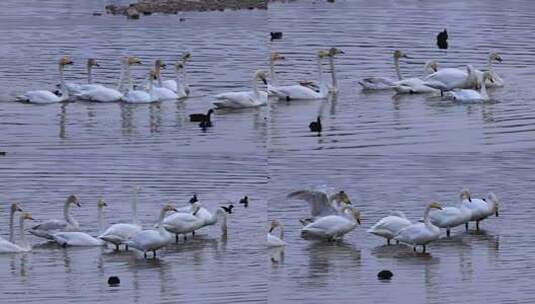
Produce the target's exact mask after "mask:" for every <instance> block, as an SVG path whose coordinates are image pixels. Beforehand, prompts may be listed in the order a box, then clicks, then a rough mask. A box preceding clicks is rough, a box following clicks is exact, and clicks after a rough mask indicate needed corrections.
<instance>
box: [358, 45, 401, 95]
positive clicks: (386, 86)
mask: <svg viewBox="0 0 535 304" xmlns="http://www.w3.org/2000/svg"><path fill="white" fill-rule="evenodd" d="M401 58H410V57H409V56H407V55H406V54H405V53H403V52H402V51H401V50H395V51H394V68H395V70H396V75H397V77H398V79H397V80H402V79H403V77H402V76H401V71H400V69H399V60H400V59H401ZM395 81H396V80H394V79H392V78H389V77H368V78H364V79H362V80H361V81H359V84H360V85H361V86H362V89H364V90H390V89H392V88H393V87H394V82H395Z"/></svg>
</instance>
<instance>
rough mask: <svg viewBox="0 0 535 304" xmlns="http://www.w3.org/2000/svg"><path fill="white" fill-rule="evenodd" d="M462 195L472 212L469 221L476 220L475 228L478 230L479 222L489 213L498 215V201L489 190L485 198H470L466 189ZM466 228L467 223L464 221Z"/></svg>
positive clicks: (489, 214)
mask: <svg viewBox="0 0 535 304" xmlns="http://www.w3.org/2000/svg"><path fill="white" fill-rule="evenodd" d="M462 195H463V196H464V197H465V200H466V201H467V202H465V203H466V206H467V207H468V209H470V211H471V212H472V216H471V217H470V221H471V222H476V230H479V222H481V221H482V220H484V219H486V218H487V217H489V216H491V215H493V214H494V215H496V216H498V215H499V212H498V208H499V205H500V201H499V200H498V198H497V197H496V195H495V194H494V193H492V192H490V193H489V194H488V195H487V198H486V199H485V198H472V197H471V196H470V192H469V191H468V190H463V192H462ZM466 229H468V223H466Z"/></svg>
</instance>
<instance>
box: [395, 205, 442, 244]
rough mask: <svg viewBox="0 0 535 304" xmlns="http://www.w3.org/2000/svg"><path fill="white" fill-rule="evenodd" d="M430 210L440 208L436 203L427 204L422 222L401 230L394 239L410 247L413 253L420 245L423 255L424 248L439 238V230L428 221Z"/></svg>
mask: <svg viewBox="0 0 535 304" xmlns="http://www.w3.org/2000/svg"><path fill="white" fill-rule="evenodd" d="M431 209H442V206H440V204H439V203H437V202H432V203H431V204H429V205H428V206H427V208H425V212H424V222H423V223H414V224H410V225H409V226H407V227H405V228H403V229H401V230H400V231H399V233H398V234H397V235H396V236H395V237H394V239H395V240H397V241H400V242H402V243H406V244H409V245H412V246H413V249H414V251H416V246H418V245H421V246H422V247H423V249H422V252H423V253H425V246H426V245H427V244H428V243H430V242H432V241H434V240H437V239H438V238H439V237H440V228H438V227H437V226H435V225H433V224H432V223H431V221H430V220H429V211H430V210H431Z"/></svg>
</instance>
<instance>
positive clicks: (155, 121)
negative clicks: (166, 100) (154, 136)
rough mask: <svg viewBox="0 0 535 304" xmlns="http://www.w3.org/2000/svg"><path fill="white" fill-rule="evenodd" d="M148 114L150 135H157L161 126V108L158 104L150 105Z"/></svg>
mask: <svg viewBox="0 0 535 304" xmlns="http://www.w3.org/2000/svg"><path fill="white" fill-rule="evenodd" d="M149 113H150V133H159V132H160V126H161V125H162V108H161V104H159V103H152V104H151V105H150V106H149Z"/></svg>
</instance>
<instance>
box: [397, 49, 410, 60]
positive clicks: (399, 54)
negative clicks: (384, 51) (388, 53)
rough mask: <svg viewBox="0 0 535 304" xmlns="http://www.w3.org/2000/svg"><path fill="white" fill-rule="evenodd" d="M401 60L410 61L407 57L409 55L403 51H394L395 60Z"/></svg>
mask: <svg viewBox="0 0 535 304" xmlns="http://www.w3.org/2000/svg"><path fill="white" fill-rule="evenodd" d="M400 58H408V59H410V57H409V56H407V54H405V53H403V51H401V50H395V51H394V59H396V60H397V59H400Z"/></svg>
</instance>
